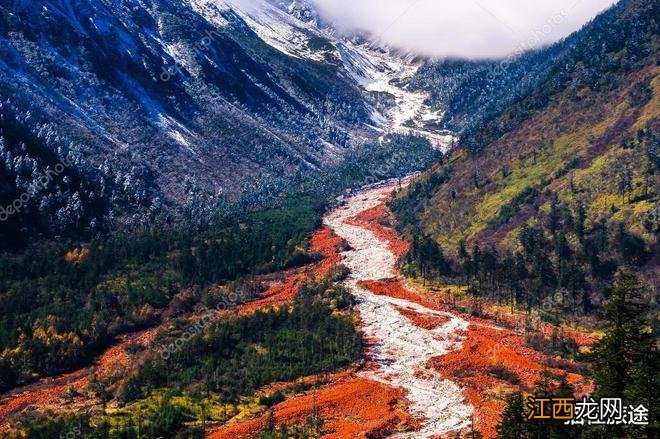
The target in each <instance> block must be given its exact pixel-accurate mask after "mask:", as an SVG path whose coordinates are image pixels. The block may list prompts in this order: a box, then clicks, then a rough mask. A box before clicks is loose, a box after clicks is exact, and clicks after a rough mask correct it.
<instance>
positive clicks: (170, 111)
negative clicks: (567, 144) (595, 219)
mask: <svg viewBox="0 0 660 439" xmlns="http://www.w3.org/2000/svg"><path fill="white" fill-rule="evenodd" d="M254 5H257V6H258V7H257V6H254ZM303 6H304V5H300V4H291V5H284V4H280V3H279V2H272V3H271V2H268V1H265V0H264V1H262V2H255V3H254V4H253V3H250V2H236V1H228V2H226V1H219V0H190V1H187V0H152V1H143V0H126V1H122V2H112V1H107V0H98V1H94V2H87V1H84V2H83V1H78V0H47V1H43V2H29V1H19V0H15V1H12V2H9V3H6V4H3V5H2V6H0V17H1V18H0V51H1V52H2V56H1V57H0V84H2V88H1V89H0V90H1V95H0V97H1V99H0V102H2V107H0V111H1V112H2V118H1V119H0V120H1V123H2V125H1V127H0V128H1V129H2V140H1V143H0V153H1V155H2V164H3V166H0V206H2V207H3V209H4V210H3V211H2V213H3V215H2V219H3V228H2V232H3V239H4V238H7V239H9V240H13V239H15V238H17V237H20V236H27V235H29V234H30V233H36V232H37V231H39V232H42V233H45V234H47V235H65V234H67V233H70V232H73V231H77V232H81V231H82V230H83V229H85V230H86V231H87V232H88V233H90V234H93V233H96V232H97V231H99V230H101V229H106V230H107V229H108V228H109V227H111V226H110V224H112V222H113V221H115V220H121V222H126V221H141V222H144V221H151V220H153V219H154V218H155V217H157V216H163V215H170V214H175V215H177V214H178V213H180V212H181V211H182V210H184V209H186V208H187V209H188V210H191V209H195V208H199V207H200V206H208V205H212V204H215V203H217V202H222V201H226V200H228V201H235V200H236V199H237V198H238V197H241V196H245V195H249V194H255V193H256V194H259V193H267V194H270V195H272V194H275V195H277V194H279V193H281V192H286V190H287V187H288V186H290V185H291V183H292V181H300V180H301V179H304V178H307V177H310V176H314V175H315V174H317V173H319V172H322V171H328V170H330V169H333V168H334V167H336V166H338V165H339V164H341V163H342V162H343V161H344V159H345V157H346V156H347V155H348V156H352V155H351V154H353V153H354V151H355V149H356V147H359V146H361V145H363V144H364V143H365V142H370V141H373V142H374V144H375V146H376V147H377V146H378V143H377V142H376V140H377V139H378V138H379V137H381V136H382V135H383V134H386V133H387V132H391V131H397V130H390V128H389V127H390V125H391V123H390V121H391V120H394V119H395V118H396V117H398V111H397V108H398V107H397V106H399V107H405V108H406V112H407V114H408V116H409V118H415V117H416V116H417V113H418V111H417V109H420V108H423V104H422V101H423V98H419V97H418V95H417V94H412V98H414V100H415V105H413V109H412V111H411V110H410V108H409V107H410V106H409V105H408V101H407V100H409V98H411V96H409V95H404V96H403V97H400V99H399V101H400V102H395V101H394V100H390V99H385V98H383V97H382V96H381V95H378V94H376V93H372V92H369V91H367V90H368V87H367V85H368V83H371V82H370V81H363V80H362V78H364V77H373V76H374V75H377V76H378V81H380V83H388V82H389V80H390V78H391V77H392V76H397V77H398V76H401V73H399V72H400V71H403V72H404V73H405V74H407V75H412V74H413V73H414V71H415V69H416V65H414V64H413V63H412V60H406V59H403V58H400V57H396V56H395V55H394V54H389V53H388V52H386V51H382V50H372V49H371V48H369V47H368V46H367V45H366V44H363V45H357V44H353V43H351V42H350V41H349V40H348V39H343V38H342V37H340V36H335V35H334V31H333V30H332V29H331V28H329V27H327V28H326V27H323V26H325V25H324V24H322V23H321V22H320V21H319V20H312V19H310V17H312V16H313V10H312V9H310V6H309V5H307V6H306V8H307V9H304V8H303ZM301 8H303V9H301ZM305 11H307V12H305ZM310 14H311V15H310ZM374 58H377V59H376V60H374ZM356 60H357V61H356ZM358 63H359V64H360V67H362V70H360V71H359V73H356V72H357V70H358V69H357V64H358ZM392 89H394V90H396V88H395V87H392ZM401 101H403V102H401ZM392 112H394V113H392ZM392 124H395V125H398V124H399V119H396V121H395V122H392ZM399 132H400V131H399ZM436 143H437V142H436ZM56 167H57V170H56V169H55V168H56ZM55 171H56V172H55ZM40 179H41V180H42V182H43V184H40V182H39V181H40ZM21 197H23V199H22V200H21ZM17 200H18V201H17ZM5 214H6V217H5ZM131 215H132V218H131Z"/></svg>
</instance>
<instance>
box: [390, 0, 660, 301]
mask: <svg viewBox="0 0 660 439" xmlns="http://www.w3.org/2000/svg"><path fill="white" fill-rule="evenodd" d="M658 12H659V4H658V2H646V1H623V2H620V3H619V4H618V5H617V6H616V7H614V8H613V9H611V10H610V11H608V12H606V13H605V14H603V15H601V16H600V17H598V18H597V19H596V20H595V21H594V22H593V23H591V24H589V25H588V26H587V27H585V28H584V29H583V30H582V31H581V32H579V33H578V34H576V35H574V36H573V37H571V41H572V44H571V45H570V47H569V48H567V49H566V51H565V53H564V54H563V55H561V56H560V57H559V59H558V61H557V62H556V63H555V64H554V65H552V67H551V68H550V70H549V71H550V74H549V76H548V77H547V78H546V79H544V80H543V81H541V83H540V84H539V85H538V86H537V87H534V88H533V90H532V91H531V92H530V93H528V94H527V95H525V96H524V97H522V98H520V99H518V100H516V101H515V102H513V103H512V104H510V105H509V106H507V107H506V108H505V109H504V110H503V111H501V112H500V113H498V114H496V115H494V116H491V117H489V118H486V119H485V121H484V123H483V125H482V127H481V128H479V129H476V130H474V132H473V133H471V135H470V136H469V137H468V138H467V139H463V141H462V143H463V145H462V146H463V147H462V148H461V149H458V150H456V151H455V152H454V153H453V154H452V155H451V157H449V158H448V159H447V160H446V161H445V163H443V164H440V165H438V166H436V167H435V168H434V169H433V170H431V171H429V172H427V173H426V174H425V175H424V176H423V177H422V178H421V179H420V180H419V181H418V182H417V183H415V184H413V185H411V187H410V189H409V190H408V192H407V193H406V194H404V195H402V196H401V197H400V198H399V199H398V200H397V201H396V202H395V203H393V205H392V206H393V208H394V209H395V210H396V211H397V212H398V214H399V216H400V218H401V219H402V221H403V223H404V224H405V225H406V226H405V227H407V230H408V231H409V232H411V233H413V231H414V230H421V231H423V235H426V236H428V237H431V238H432V239H433V241H435V242H436V243H437V244H439V245H440V246H442V247H443V248H444V249H445V250H447V251H449V252H451V253H452V254H454V255H456V254H457V253H458V254H459V255H460V256H461V257H462V258H463V259H461V260H463V261H464V260H465V259H464V258H465V256H466V255H465V252H464V250H465V248H464V247H462V248H460V249H459V244H460V243H461V242H466V244H467V245H466V247H467V249H468V250H469V249H471V248H474V247H476V246H479V247H481V249H484V248H488V247H489V246H494V247H495V248H496V249H498V251H499V256H498V255H497V254H494V256H493V255H492V254H491V256H493V257H494V258H495V259H498V258H504V257H505V256H506V255H507V254H509V255H511V256H512V257H515V255H516V254H519V255H520V256H521V258H530V259H526V260H527V261H531V260H536V261H537V262H538V261H542V262H538V263H537V264H536V265H535V266H529V265H528V266H525V265H527V264H523V259H521V264H520V269H521V270H522V269H524V270H525V273H527V272H529V273H530V276H531V277H532V278H534V279H536V277H535V276H536V275H538V276H539V277H538V280H539V282H540V284H539V285H540V287H539V290H538V291H537V292H538V295H539V296H543V295H544V294H552V291H553V288H555V287H562V288H569V289H570V290H571V292H572V293H576V294H577V291H583V292H585V291H586V292H585V296H584V297H583V298H582V299H579V300H578V302H580V303H582V304H583V305H584V307H585V309H588V308H589V305H590V304H589V300H590V298H589V297H588V295H589V291H590V288H591V287H594V286H596V285H599V282H600V281H602V280H606V279H608V278H609V277H610V276H611V275H612V274H613V272H614V271H615V270H616V267H617V265H618V266H620V265H627V266H632V267H641V266H645V264H648V263H649V260H650V259H651V255H652V254H653V252H651V251H650V250H652V249H654V248H655V246H656V245H657V232H658V166H659V165H660V160H659V158H658V152H657V146H658V140H659V133H658V129H659V128H660V126H659V123H660V122H659V119H658V118H659V117H660V78H659V77H658V74H659V73H660V70H659V68H658V55H659V52H658V22H657V17H658ZM413 234H414V233H413ZM419 239H420V240H421V239H422V237H421V236H419ZM459 250H460V251H459ZM475 251H476V250H475ZM420 257H421V258H422V259H423V258H424V257H423V256H420ZM475 257H476V256H475ZM488 257H490V256H488ZM484 261H485V259H484ZM503 263H504V265H503V267H508V268H503V270H504V272H503V273H507V272H508V270H511V264H512V263H511V260H508V262H506V261H505V260H503ZM510 263H511V264H510ZM507 264H508V265H507ZM543 267H546V268H548V270H545V271H544V268H543ZM646 267H647V269H646V270H645V271H646V275H647V277H649V278H651V279H653V278H654V276H656V275H657V273H655V271H656V270H657V261H656V262H653V263H651V265H646ZM473 268H474V267H473ZM535 270H536V271H535ZM542 272H543V273H542ZM505 278H511V276H508V277H507V276H506V275H505ZM654 283H655V284H657V282H654ZM569 284H570V285H569ZM652 284H653V283H652ZM535 285H536V284H535ZM587 285H590V286H591V287H587ZM530 288H536V287H533V286H530ZM542 298H543V297H541V298H540V299H542ZM535 299H536V300H540V299H539V298H535ZM593 299H594V300H596V299H597V298H596V297H593ZM537 303H538V302H537Z"/></svg>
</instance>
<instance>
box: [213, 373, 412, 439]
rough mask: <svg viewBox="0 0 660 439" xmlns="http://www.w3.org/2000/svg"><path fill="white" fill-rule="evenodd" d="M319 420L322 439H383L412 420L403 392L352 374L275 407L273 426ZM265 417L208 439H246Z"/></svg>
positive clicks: (344, 374)
mask: <svg viewBox="0 0 660 439" xmlns="http://www.w3.org/2000/svg"><path fill="white" fill-rule="evenodd" d="M315 407H316V410H317V413H318V415H319V416H320V417H321V419H323V432H324V435H323V437H327V438H367V437H385V436H388V435H389V434H391V433H394V432H396V431H398V430H401V429H406V427H408V426H414V421H413V420H412V418H411V417H410V415H408V414H407V412H406V400H405V395H404V392H403V391H402V390H400V389H396V388H393V387H390V386H387V385H385V384H381V383H377V382H375V381H371V380H367V379H363V378H355V377H353V376H352V373H341V374H338V375H336V376H334V377H333V379H332V383H331V384H329V385H327V386H325V387H323V388H320V389H318V390H316V391H315V392H308V393H306V394H304V395H301V396H296V397H293V398H290V399H287V400H286V401H284V402H282V403H280V404H278V405H277V406H276V407H275V408H274V412H273V414H274V416H275V420H276V422H277V424H298V423H301V422H303V421H304V420H305V418H306V417H307V416H309V415H311V414H312V413H314V408H315ZM266 420H267V415H263V416H261V417H259V418H255V419H250V420H247V421H244V422H240V423H238V424H233V425H230V426H227V427H225V428H222V429H220V430H218V431H216V432H214V433H212V434H211V435H210V436H209V438H210V439H240V438H248V437H250V436H251V435H253V434H254V433H256V432H258V431H259V430H261V429H262V428H263V427H264V426H265V425H266Z"/></svg>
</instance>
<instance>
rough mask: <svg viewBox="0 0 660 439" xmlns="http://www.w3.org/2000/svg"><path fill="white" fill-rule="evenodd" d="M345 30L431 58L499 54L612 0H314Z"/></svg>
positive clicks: (533, 42) (552, 38)
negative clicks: (361, 32) (364, 32)
mask: <svg viewBox="0 0 660 439" xmlns="http://www.w3.org/2000/svg"><path fill="white" fill-rule="evenodd" d="M312 1H313V2H314V3H315V4H316V6H317V7H318V9H319V10H320V12H321V13H322V14H323V15H324V17H325V18H326V19H327V20H329V21H331V22H333V23H334V24H335V26H336V27H337V28H339V29H340V30H345V31H366V32H369V33H370V34H372V35H373V36H375V37H376V38H378V39H380V40H382V41H383V42H384V43H387V44H390V45H393V46H396V47H399V48H402V49H406V50H410V51H414V52H416V53H418V54H420V55H426V56H433V57H460V58H498V57H504V56H507V55H511V54H516V53H520V52H522V51H524V50H528V49H532V48H536V47H541V46H544V45H548V44H551V43H553V42H556V41H558V40H560V39H561V38H564V37H566V36H568V35H569V34H571V33H572V32H574V31H576V30H578V29H580V28H581V27H582V26H583V25H584V24H585V23H587V22H588V21H589V20H591V19H592V18H594V17H595V16H596V15H597V14H598V13H599V12H601V11H603V10H604V9H606V8H608V7H609V6H611V5H613V4H615V3H616V0H536V1H530V0H357V1H356V0H312Z"/></svg>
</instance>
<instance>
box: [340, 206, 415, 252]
mask: <svg viewBox="0 0 660 439" xmlns="http://www.w3.org/2000/svg"><path fill="white" fill-rule="evenodd" d="M393 221H394V217H393V215H392V213H391V212H390V211H389V210H388V209H387V207H386V206H385V204H379V205H378V206H376V207H373V208H371V209H367V210H365V211H363V212H360V213H359V214H358V215H356V216H354V217H353V218H351V219H349V220H348V221H346V224H350V225H353V226H358V227H362V228H364V229H367V230H369V231H370V232H372V233H374V234H375V235H376V236H377V237H378V238H379V239H382V240H383V241H385V242H387V243H388V245H389V247H390V250H392V253H394V254H395V255H396V256H397V257H400V256H403V255H404V254H405V253H406V252H407V251H408V250H409V249H410V244H408V242H406V241H404V240H402V239H400V238H399V235H398V234H397V233H396V231H395V230H394V229H393V228H391V227H385V226H383V225H382V224H381V223H389V224H391V223H393Z"/></svg>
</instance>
